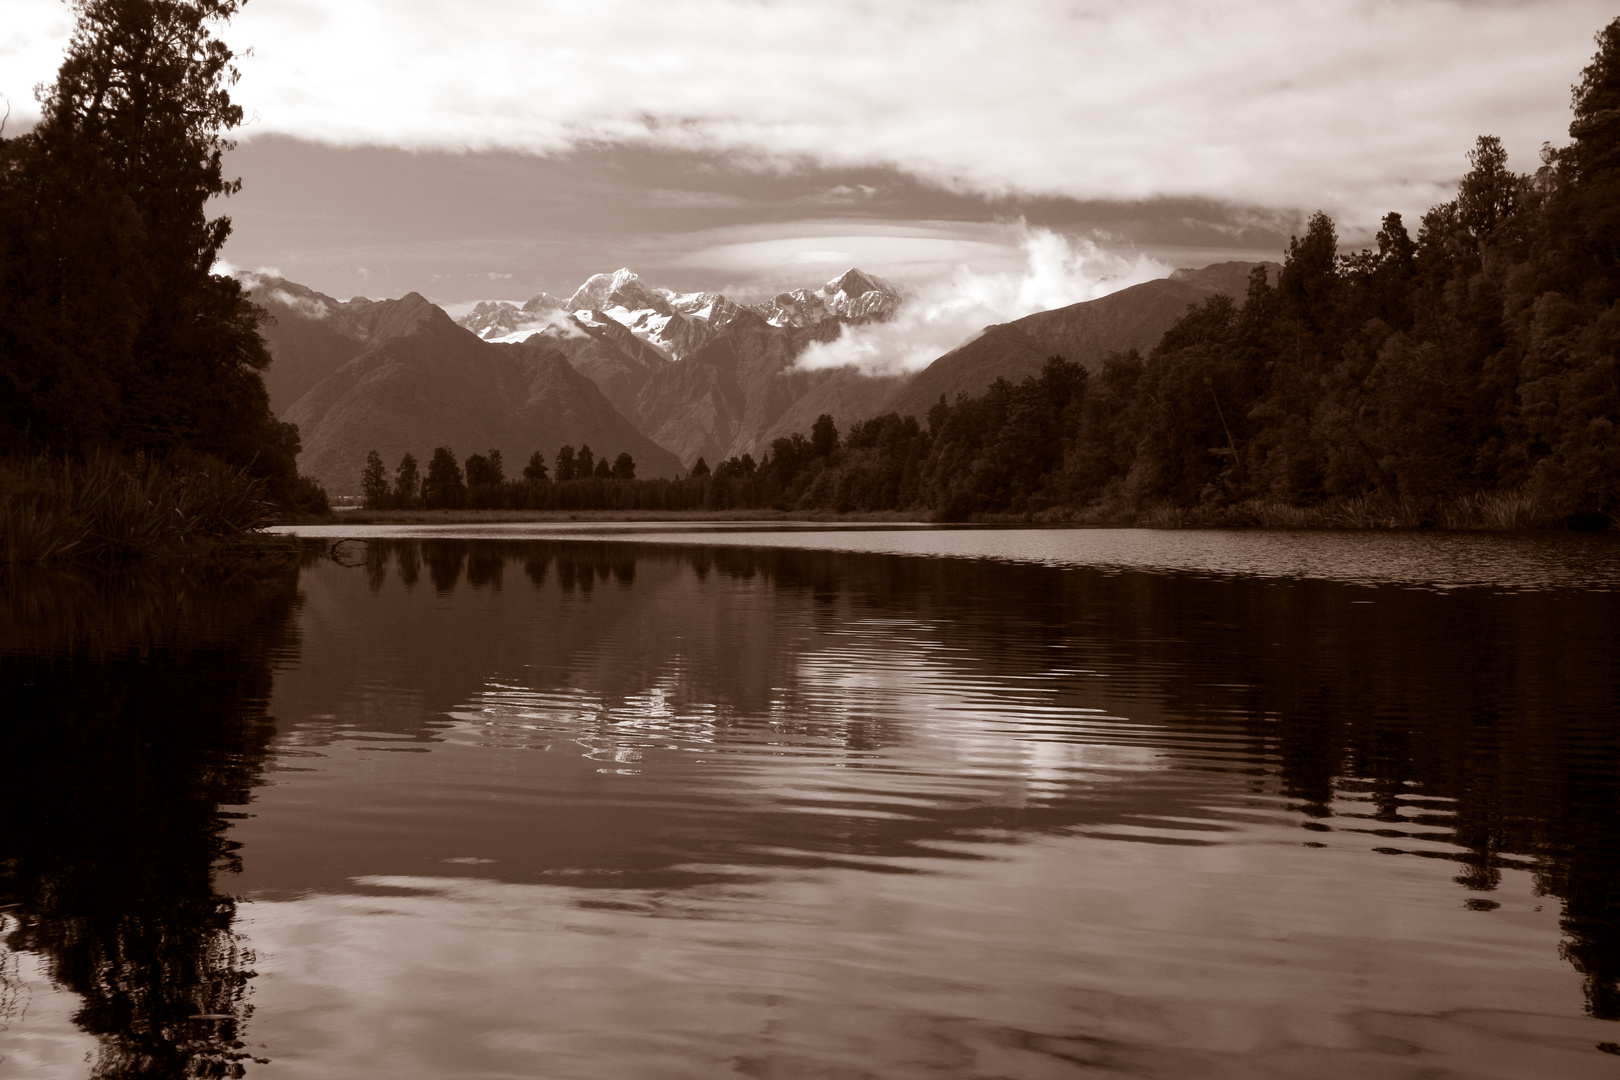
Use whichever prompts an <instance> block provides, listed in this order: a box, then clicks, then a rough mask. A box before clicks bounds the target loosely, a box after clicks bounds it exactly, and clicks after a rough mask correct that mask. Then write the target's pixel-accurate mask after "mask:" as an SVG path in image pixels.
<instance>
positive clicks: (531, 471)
mask: <svg viewBox="0 0 1620 1080" xmlns="http://www.w3.org/2000/svg"><path fill="white" fill-rule="evenodd" d="M523 479H524V480H526V481H528V482H529V483H531V484H543V483H545V482H546V459H545V455H543V454H542V453H540V451H538V450H536V451H535V452H534V453H532V454H530V455H529V463H528V464H527V465H525V466H523Z"/></svg>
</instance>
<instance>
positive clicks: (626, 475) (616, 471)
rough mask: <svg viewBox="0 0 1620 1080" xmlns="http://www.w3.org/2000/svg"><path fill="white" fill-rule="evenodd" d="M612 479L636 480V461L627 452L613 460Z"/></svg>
mask: <svg viewBox="0 0 1620 1080" xmlns="http://www.w3.org/2000/svg"><path fill="white" fill-rule="evenodd" d="M613 478H614V479H615V480H634V479H635V478H636V459H635V458H633V457H631V456H630V454H629V453H628V452H625V453H621V454H620V455H619V456H618V457H616V458H614V459H613Z"/></svg>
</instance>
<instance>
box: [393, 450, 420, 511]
mask: <svg viewBox="0 0 1620 1080" xmlns="http://www.w3.org/2000/svg"><path fill="white" fill-rule="evenodd" d="M421 483H422V480H421V476H420V474H418V473H417V471H416V457H415V456H414V455H412V454H406V455H405V456H404V457H402V458H400V459H399V468H397V469H395V470H394V496H395V497H396V498H397V499H399V503H400V505H401V506H403V507H409V506H410V505H411V503H413V502H415V501H416V493H417V489H418V488H419V487H420V486H421Z"/></svg>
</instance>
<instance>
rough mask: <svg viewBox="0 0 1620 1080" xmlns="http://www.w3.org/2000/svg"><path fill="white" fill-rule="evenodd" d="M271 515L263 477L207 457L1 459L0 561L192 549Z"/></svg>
mask: <svg viewBox="0 0 1620 1080" xmlns="http://www.w3.org/2000/svg"><path fill="white" fill-rule="evenodd" d="M272 516H273V507H272V505H271V503H270V502H269V500H268V499H267V498H266V491H265V484H264V482H263V481H261V480H257V479H254V478H251V477H249V476H247V475H246V473H245V472H244V471H242V470H237V469H232V468H230V467H228V466H226V465H223V464H221V463H219V462H216V461H211V460H207V459H198V460H193V461H188V462H185V463H183V464H179V463H171V462H163V461H157V460H155V459H152V458H148V457H144V456H141V455H137V456H134V457H123V456H120V455H116V454H110V453H93V454H90V455H88V456H87V457H86V458H84V459H83V460H77V461H75V460H61V459H55V458H45V457H37V458H22V459H15V458H14V459H0V563H31V562H47V561H52V560H59V559H84V560H96V561H102V562H125V561H129V560H131V559H138V558H147V557H157V556H164V555H177V554H187V553H195V552H198V551H200V550H204V549H208V548H211V547H215V546H218V545H220V544H222V543H230V542H240V541H242V540H244V539H246V538H248V537H249V536H250V535H251V534H252V533H253V530H256V529H259V528H261V527H263V526H264V525H266V524H268V523H269V522H270V521H271V519H272Z"/></svg>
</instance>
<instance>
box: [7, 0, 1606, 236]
mask: <svg viewBox="0 0 1620 1080" xmlns="http://www.w3.org/2000/svg"><path fill="white" fill-rule="evenodd" d="M26 2H28V3H33V2H36V0H26ZM1611 16H1612V12H1611V11H1609V10H1608V5H1605V4H1602V3H1597V2H1593V0H1542V2H1538V3H1535V4H1488V5H1480V4H1464V3H1456V2H1450V0H1404V2H1391V0H1217V2H1212V3H1207V4H1190V3H1187V2H1185V0H1132V2H1129V3H1126V2H1124V0H1088V2H1078V3H1054V2H1052V0H959V2H955V3H949V4H941V3H938V2H937V0H887V2H885V3H883V4H872V3H870V2H868V0H825V2H821V3H816V4H792V5H789V4H780V3H757V2H754V0H669V2H659V3H649V2H635V0H599V2H597V3H593V4H589V5H578V4H571V3H564V2H562V0H554V2H549V3H547V2H538V3H530V2H519V0H504V2H497V0H491V2H486V3H484V4H481V5H478V6H477V7H476V8H473V9H469V8H467V7H465V6H463V5H461V4H459V3H457V4H451V3H450V2H449V0H414V2H413V0H388V2H387V3H384V2H383V0H347V2H345V3H344V4H341V5H331V4H325V3H315V2H314V0H305V2H303V3H299V2H296V0H287V2H284V3H279V4H265V5H248V6H247V7H245V8H244V9H243V12H242V14H241V15H240V16H239V17H238V20H237V24H236V26H234V27H233V28H232V29H231V32H230V37H231V39H232V40H233V41H239V42H241V43H243V44H244V45H246V44H251V45H253V46H254V47H255V49H256V55H255V56H254V57H253V58H250V59H248V60H245V61H244V62H243V71H244V78H243V81H242V83H241V85H240V87H239V95H238V96H239V98H240V99H241V101H242V102H243V103H244V104H245V105H246V106H247V107H248V108H249V110H250V111H252V112H254V113H256V114H257V115H258V117H259V118H260V119H259V123H258V125H257V127H255V128H253V129H250V130H249V132H247V134H249V135H251V134H253V132H254V131H259V130H262V131H276V132H285V133H292V134H301V135H308V136H313V137H316V138H321V139H326V140H330V141H335V142H341V143H368V142H380V143H384V144H390V145H400V146H408V147H414V148H423V147H450V148H472V149H479V148H492V147H505V148H510V149H517V150H523V151H530V152H540V153H555V152H558V151H562V150H565V149H569V148H572V147H577V146H581V145H589V144H592V143H598V142H604V141H605V142H624V143H631V144H643V145H656V146H666V147H677V148H689V149H694V150H701V151H720V152H727V153H732V154H735V155H738V157H739V158H741V159H744V160H747V161H750V162H752V163H753V165H754V166H755V167H758V168H763V169H773V168H774V169H792V168H794V167H795V164H796V163H797V162H800V161H804V160H809V161H815V162H819V163H825V164H831V165H836V166H848V165H862V164H876V165H893V166H897V167H899V168H901V169H903V170H906V171H908V172H910V173H912V174H915V175H918V176H922V177H926V178H927V179H929V180H931V181H933V182H936V183H939V184H944V185H949V186H959V187H964V188H969V189H972V190H976V191H986V192H1023V193H1036V194H1041V193H1045V194H1060V195H1068V196H1073V197H1077V198H1088V199H1089V198H1145V197H1152V196H1158V195H1202V196H1209V197H1214V198H1219V199H1222V200H1230V201H1237V202H1242V203H1259V204H1264V205H1286V206H1305V207H1310V208H1314V207H1316V206H1318V205H1323V206H1327V207H1328V208H1329V209H1345V210H1348V209H1366V210H1368V211H1377V210H1381V209H1387V208H1406V207H1414V208H1421V207H1423V206H1427V205H1429V204H1430V203H1431V202H1433V201H1435V200H1436V199H1437V198H1438V197H1440V196H1441V195H1442V194H1443V193H1444V190H1445V189H1446V187H1447V186H1448V185H1449V184H1451V183H1452V181H1453V180H1454V179H1455V177H1456V176H1458V175H1460V173H1461V172H1462V171H1463V169H1464V167H1465V165H1464V157H1463V156H1464V154H1465V152H1466V151H1467V149H1468V147H1469V146H1470V145H1472V142H1473V138H1474V136H1475V135H1477V134H1479V133H1481V132H1486V131H1489V132H1494V133H1496V134H1499V135H1501V136H1503V137H1504V139H1505V140H1506V141H1507V144H1508V146H1509V149H1510V150H1511V151H1513V152H1514V153H1515V156H1516V157H1517V158H1518V159H1519V160H1520V161H1521V162H1523V163H1524V164H1523V167H1529V166H1530V165H1532V164H1533V163H1534V157H1533V153H1534V150H1535V148H1536V147H1537V146H1539V145H1540V143H1541V142H1542V141H1543V140H1546V139H1559V138H1561V137H1562V136H1563V134H1564V129H1565V127H1566V126H1567V123H1568V87H1569V85H1570V83H1571V82H1572V81H1573V80H1574V79H1575V78H1576V76H1577V74H1578V72H1579V69H1580V67H1581V66H1582V65H1583V64H1584V63H1585V62H1586V61H1587V60H1588V59H1589V58H1590V56H1591V54H1592V51H1593V44H1592V34H1593V33H1594V32H1595V31H1596V30H1597V29H1598V28H1600V27H1601V26H1602V25H1603V24H1604V23H1606V22H1607V21H1608V20H1609V18H1610V17H1611ZM492 26H499V28H500V29H499V32H498V33H491V27H492Z"/></svg>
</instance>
